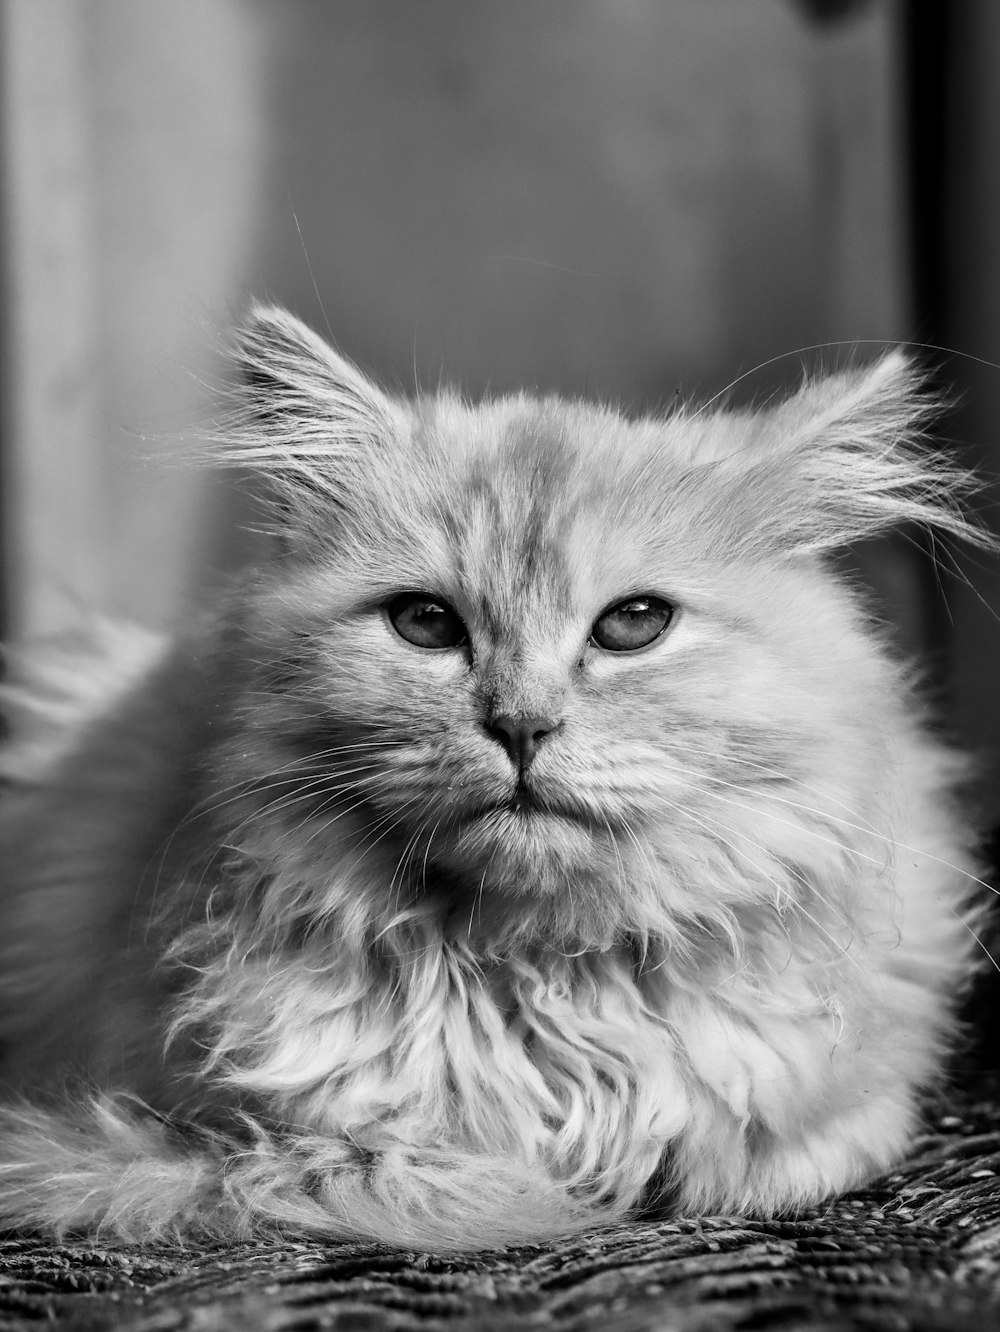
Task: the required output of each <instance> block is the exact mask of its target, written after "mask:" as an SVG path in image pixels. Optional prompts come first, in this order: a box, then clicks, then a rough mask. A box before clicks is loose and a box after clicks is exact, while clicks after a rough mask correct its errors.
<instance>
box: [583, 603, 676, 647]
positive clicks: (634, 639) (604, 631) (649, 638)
mask: <svg viewBox="0 0 1000 1332" xmlns="http://www.w3.org/2000/svg"><path fill="white" fill-rule="evenodd" d="M673 617H674V608H673V606H671V604H670V602H669V601H664V600H663V598H662V597H654V596H649V595H645V594H644V595H643V596H640V597H629V598H628V600H627V601H619V602H618V603H617V605H615V606H609V607H608V609H607V610H606V611H605V612H604V614H603V615H601V616H599V617H598V619H597V620H596V621H595V623H594V627H593V629H592V630H591V631H590V640H591V642H592V643H594V644H596V646H597V647H599V648H604V650H605V652H636V651H638V649H639V648H644V647H648V646H649V644H650V643H652V642H654V640H655V639H657V638H659V636H660V635H661V634H662V633H663V631H664V630H665V629H666V627H667V625H668V624H669V623H670V621H671V620H672V619H673Z"/></svg>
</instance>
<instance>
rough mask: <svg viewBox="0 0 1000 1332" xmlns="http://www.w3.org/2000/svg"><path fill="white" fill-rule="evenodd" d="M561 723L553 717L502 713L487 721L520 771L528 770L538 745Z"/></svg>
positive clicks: (491, 731) (489, 729)
mask: <svg viewBox="0 0 1000 1332" xmlns="http://www.w3.org/2000/svg"><path fill="white" fill-rule="evenodd" d="M558 725H559V723H558V721H554V720H553V719H552V718H551V717H541V716H535V717H523V716H519V717H511V716H507V715H506V714H505V715H502V716H500V717H494V718H493V719H492V720H491V721H489V722H487V723H486V730H487V731H488V732H489V734H490V735H491V736H492V737H493V739H494V740H496V741H497V743H498V744H501V745H503V747H504V749H505V750H506V751H507V754H508V756H509V758H510V761H511V763H513V764H514V766H515V768H517V770H518V772H527V770H528V768H529V767H530V766H531V764H532V762H533V760H534V757H535V754H536V752H537V750H538V746H539V745H540V744H541V742H542V741H543V740H544V739H545V737H546V736H547V735H550V734H551V733H552V732H553V731H554V730H555V729H556V727H557V726H558Z"/></svg>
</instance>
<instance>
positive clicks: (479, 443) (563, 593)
mask: <svg viewBox="0 0 1000 1332" xmlns="http://www.w3.org/2000/svg"><path fill="white" fill-rule="evenodd" d="M594 424H595V423H594V422H593V421H585V420H583V419H577V418H576V417H575V416H574V414H573V413H571V412H570V411H568V409H566V407H565V405H563V404H555V403H552V404H549V403H544V402H542V403H539V402H533V401H531V400H527V399H515V400H511V401H507V402H503V403H497V404H491V405H490V407H489V408H488V409H485V410H476V411H472V410H469V409H467V408H461V407H458V406H454V405H451V406H449V405H445V406H444V407H443V408H439V409H438V410H437V411H436V412H435V414H434V416H433V417H432V418H431V419H430V420H428V421H426V422H425V423H423V430H424V434H423V437H422V439H421V449H422V451H423V452H425V454H426V456H427V458H428V460H429V461H430V463H431V467H430V472H431V475H432V477H433V478H434V482H435V494H434V497H433V499H434V503H433V510H434V514H435V517H436V519H437V522H438V524H439V528H440V533H441V535H442V537H443V538H444V540H445V542H446V543H447V547H448V553H449V557H450V558H451V560H453V561H454V567H455V569H456V572H457V573H458V575H459V576H460V577H461V578H462V579H463V580H464V581H465V582H466V583H467V584H468V585H469V586H470V587H480V588H482V589H483V590H484V592H488V591H489V590H490V589H493V590H494V591H495V592H499V591H501V590H502V589H504V588H507V589H510V590H514V591H519V592H520V593H522V594H523V593H526V592H527V591H528V590H529V589H532V590H534V592H535V594H536V595H538V596H542V597H552V598H554V599H555V600H556V601H558V602H560V603H562V604H565V603H568V602H569V601H571V600H572V597H573V593H574V590H575V589H576V588H578V587H579V585H580V582H581V580H586V579H587V578H588V576H591V575H592V573H593V565H594V557H595V555H596V553H597V551H598V550H599V549H601V547H602V546H603V545H604V544H605V542H606V539H607V536H608V529H609V527H611V526H613V525H614V522H615V517H616V514H618V513H619V511H620V509H621V504H620V503H618V504H616V503H615V499H614V497H615V491H616V488H618V489H620V485H619V483H620V481H621V479H622V478H621V471H622V461H623V460H622V457H621V456H620V455H621V452H622V449H621V441H620V442H619V448H618V449H617V450H613V452H616V453H617V454H618V455H619V457H618V464H619V465H618V466H617V467H607V466H603V465H601V458H602V453H603V452H605V450H602V447H601V445H602V440H601V435H600V431H599V430H596V429H595V428H594Z"/></svg>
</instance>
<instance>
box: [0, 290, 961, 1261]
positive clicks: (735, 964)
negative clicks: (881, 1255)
mask: <svg viewBox="0 0 1000 1332" xmlns="http://www.w3.org/2000/svg"><path fill="white" fill-rule="evenodd" d="M238 356H239V360H240V362H241V364H242V367H243V371H244V381H245V389H244V394H243V405H242V409H241V411H240V419H239V421H238V422H237V423H236V425H235V427H234V433H233V437H232V438H231V439H230V440H229V442H228V444H227V446H226V450H225V452H226V456H227V457H228V458H230V459H232V460H233V461H238V462H241V463H248V464H250V465H251V466H252V467H254V468H256V469H258V470H259V472H260V473H262V474H263V475H264V476H265V477H266V478H267V480H268V482H269V483H270V485H271V490H272V495H273V499H274V522H275V527H276V529H277V533H278V535H277V540H276V543H275V544H276V547H278V549H276V551H275V555H274V558H273V560H272V561H271V562H270V563H269V564H268V565H267V567H264V568H262V569H259V570H257V571H254V572H252V573H250V574H248V575H247V576H246V577H245V578H244V579H243V580H242V581H241V582H240V583H239V584H238V585H237V586H234V587H233V589H232V590H231V591H230V592H229V594H228V595H227V596H226V597H225V598H223V600H222V601H221V604H220V605H219V606H218V607H217V609H216V611H215V612H214V613H213V614H212V615H210V616H206V617H204V618H203V619H202V620H200V621H199V622H198V623H197V624H195V625H193V626H191V627H190V629H189V630H188V631H187V632H186V633H184V634H182V635H180V636H179V637H178V639H177V641H176V642H175V643H174V644H173V645H171V646H170V648H169V650H167V651H166V652H165V653H164V654H163V655H162V656H161V658H160V659H159V660H157V661H156V662H155V663H154V664H153V665H152V666H150V667H147V668H145V669H144V670H142V671H140V672H138V673H137V675H136V678H134V679H133V681H132V682H131V684H130V685H129V686H128V687H126V688H118V689H117V690H116V691H115V692H114V696H113V698H112V699H111V700H110V701H109V702H108V703H107V704H106V705H105V706H104V707H103V708H99V709H97V710H96V714H93V715H90V716H89V717H88V718H87V719H86V720H82V721H81V720H78V721H76V723H75V724H74V725H73V727H72V729H71V730H70V732H69V733H68V734H65V733H64V735H63V737H62V739H61V741H60V743H59V746H58V748H60V750H61V752H60V754H59V756H58V757H57V758H53V759H52V760H51V761H50V762H48V763H42V764H35V765H34V767H31V765H28V764H27V763H25V764H24V765H23V766H22V768H21V770H20V778H21V780H20V781H19V782H16V783H15V789H14V790H13V792H12V793H11V794H10V795H9V796H8V797H7V799H6V802H5V807H4V808H5V814H4V821H3V824H2V829H0V857H2V859H0V865H2V885H0V912H2V917H0V919H2V922H3V924H2V934H0V1037H2V1040H3V1046H4V1049H5V1052H6V1059H5V1063H4V1069H3V1072H4V1076H5V1078H6V1084H5V1085H6V1088H7V1091H6V1094H5V1099H4V1103H3V1107H0V1222H3V1223H5V1224H8V1225H16V1226H25V1225H26V1226H37V1227H44V1228H46V1229H49V1230H54V1231H56V1232H65V1231H68V1230H75V1229H80V1228H82V1229H85V1230H89V1231H94V1230H100V1231H102V1232H103V1233H104V1234H105V1235H117V1236H120V1237H123V1238H127V1239H131V1240H137V1239H138V1240H141V1239H144V1238H147V1237H163V1236H171V1235H172V1236H178V1237H182V1238H183V1237H188V1238H191V1237H197V1236H199V1235H213V1236H221V1237H237V1236H242V1235H246V1234H248V1233H251V1232H254V1231H256V1230H258V1229H261V1228H268V1227H275V1226H283V1227H289V1228H294V1229H298V1230H304V1231H308V1232H311V1233H319V1234H323V1235H328V1236H333V1237H348V1236H363V1237H373V1238H376V1239H381V1240H386V1241H391V1242H396V1243H405V1244H408V1245H419V1246H424V1247H428V1248H431V1249H448V1248H471V1247H477V1246H494V1245H500V1244H504V1243H508V1242H513V1241H525V1240H537V1239H544V1238H548V1237H551V1236H553V1235H555V1234H558V1233H565V1232H568V1231H573V1230H578V1229H581V1228H584V1227H587V1226H592V1225H597V1224H601V1223H603V1222H606V1221H610V1220H613V1219H616V1218H621V1217H624V1216H627V1215H629V1214H631V1213H633V1212H635V1211H636V1210H637V1209H639V1208H641V1207H643V1206H646V1207H657V1208H661V1209H662V1208H670V1209H673V1210H680V1211H685V1212H691V1211H697V1212H706V1211H717V1210H720V1209H721V1210H725V1211H733V1210H745V1211H749V1212H752V1213H756V1214H758V1215H759V1214H769V1213H774V1212H781V1211H788V1210H790V1209H795V1208H799V1207H801V1206H803V1205H806V1204H809V1203H813V1202H816V1201H817V1200H819V1199H821V1198H823V1197H824V1196H826V1195H828V1194H830V1193H833V1192H835V1191H837V1190H842V1189H845V1188H848V1187H850V1186H852V1185H856V1184H859V1183H861V1182H862V1181H864V1180H866V1179H867V1178H869V1177H870V1176H872V1175H873V1174H874V1173H876V1172H878V1171H880V1170H883V1169H884V1168H886V1167H887V1166H889V1165H890V1164H891V1163H892V1162H893V1161H895V1160H896V1159H897V1158H898V1156H899V1155H900V1153H901V1152H903V1151H904V1150H905V1148H906V1145H907V1143H908V1141H909V1138H910V1135H911V1133H912V1131H913V1128H914V1125H915V1122H916V1117H917V1098H918V1094H919V1092H920V1091H921V1089H922V1088H925V1087H926V1086H927V1085H928V1084H929V1083H930V1082H932V1080H933V1079H934V1078H936V1077H937V1076H938V1074H939V1072H940V1069H941V1065H942V1060H943V1058H944V1056H945V1053H946V1051H947V1049H948V1046H949V1042H950V1041H951V1039H952V1035H953V1027H954V1008H955V1002H956V997H957V996H958V995H959V993H960V991H961V990H962V989H963V987H964V986H965V983H966V981H967V980H968V978H969V976H970V974H971V971H972V969H973V962H974V957H975V954H976V948H977V944H976V937H975V935H976V929H977V926H976V923H975V921H976V913H977V911H978V910H979V908H978V906H977V902H978V901H979V899H980V897H981V896H984V895H985V894H980V893H979V892H978V890H977V889H976V885H977V882H978V881H977V880H976V879H975V878H974V871H975V864H974V861H973V859H972V856H971V854H970V850H969V848H970V845H971V844H972V841H973V839H972V836H971V834H970V831H969V828H968V827H967V824H966V822H965V820H964V819H963V817H962V815H961V813H960V811H959V810H958V809H957V807H956V804H955V801H954V799H953V790H954V788H955V784H956V781H957V779H958V777H959V776H960V774H961V771H962V765H961V764H960V763H959V761H958V760H956V759H955V758H954V757H953V756H952V755H951V754H950V753H949V752H948V751H946V750H945V749H944V748H943V747H942V746H941V744H940V743H939V742H938V741H937V740H935V739H932V738H931V737H930V735H929V734H928V733H927V732H926V731H925V729H924V727H923V721H922V717H921V711H920V708H919V706H918V705H917V703H916V702H915V701H914V698H913V696H912V694H911V692H910V689H909V687H908V684H907V680H906V673H905V672H904V670H903V669H902V668H901V667H900V665H898V664H897V663H896V661H895V660H894V659H893V658H892V656H891V654H890V653H889V652H888V651H887V650H886V648H885V645H884V644H883V642H882V640H881V638H880V636H879V634H878V632H877V631H875V630H874V629H873V627H872V625H871V624H870V622H869V620H868V619H867V618H866V616H865V613H864V611H863V609H862V608H861V607H860V606H859V601H858V597H857V596H856V594H855V592H854V591H853V590H852V589H851V588H850V587H849V586H847V585H846V583H845V582H844V580H843V579H842V578H841V577H840V576H838V574H837V573H836V572H835V571H834V569H833V568H832V566H831V565H830V563H828V562H827V558H826V557H827V553H828V552H830V551H832V550H834V549H836V548H838V547H841V546H843V545H844V544H845V543H848V542H851V541H853V540H854V539H856V538H861V537H864V536H867V535H869V534H871V533H874V532H877V531H881V530H882V529H885V528H887V527H890V526H892V525H894V524H898V523H906V522H914V521H915V522H918V523H930V524H934V525H936V526H938V527H940V528H944V529H945V530H946V531H948V532H950V533H952V534H956V535H960V536H969V535H972V536H973V538H974V539H982V538H977V537H976V534H975V533H974V532H972V531H971V529H970V528H969V527H968V525H967V523H966V522H965V520H964V519H963V517H962V516H961V513H960V511H959V510H958V508H957V507H956V503H955V497H956V495H959V494H960V493H961V492H962V490H963V485H964V483H963V481H962V478H961V477H960V476H958V475H957V474H955V473H954V472H952V471H951V470H949V468H948V467H947V466H946V465H945V464H944V463H943V462H941V461H940V460H939V459H938V458H936V457H935V456H934V455H933V454H932V453H931V452H930V451H929V450H926V449H925V448H923V447H922V446H921V445H920V444H919V442H918V440H919V434H920V430H921V427H922V425H923V424H924V423H925V420H926V417H927V411H928V408H927V403H926V400H925V398H924V397H923V396H922V395H921V393H920V386H919V383H918V382H917V381H916V379H915V376H914V373H913V371H912V370H911V369H910V368H909V367H908V366H907V363H906V361H905V359H904V358H903V357H902V356H900V355H899V354H893V355H890V356H887V357H886V358H885V359H884V360H882V361H880V362H879V363H878V364H876V365H874V366H872V367H870V368H868V369H865V370H861V371H857V372H853V373H850V374H842V375H837V376H834V377H832V378H829V379H826V380H820V381H817V382H809V383H806V384H805V385H804V387H803V388H802V389H801V391H800V392H799V393H797V394H795V395H794V396H793V397H791V398H790V399H788V400H787V401H785V402H783V403H781V404H780V405H777V406H772V407H769V408H767V409H764V410H761V411H757V412H733V411H727V410H722V409H715V410H702V411H692V412H687V411H679V412H677V413H675V414H673V415H669V416H667V417H665V418H662V419H655V418H650V419H640V420H628V419H625V418H624V417H623V416H621V415H620V414H619V413H617V412H615V411H612V410H609V409H607V408H602V407H595V406H591V405H588V404H584V403H578V402H574V403H567V402H562V401H558V400H556V399H544V400H541V401H538V400H534V399H532V398H529V397H524V396H520V397H513V398H505V399H502V400H499V401H489V402H484V403H482V404H480V405H477V406H470V405H468V404H466V403H464V402H462V401H461V400H460V399H459V398H458V397H457V396H454V395H452V394H449V393H443V394H440V395H438V396H434V397H430V398H426V399H422V400H420V401H418V402H416V403H414V404H406V403H403V402H401V401H396V400H394V399H390V398H389V397H387V396H385V395H384V394H383V393H382V392H381V391H380V390H379V389H377V388H376V387H374V386H373V385H372V384H371V383H369V382H368V381H367V380H366V379H365V378H363V377H362V375H361V374H360V373H359V372H358V371H357V370H356V369H354V368H353V367H352V366H350V365H349V364H347V363H346V362H345V361H344V360H342V359H341V358H340V357H339V356H338V355H336V354H335V353H334V352H333V351H332V350H330V348H328V347H327V346H326V345H325V344H323V343H322V342H321V341H320V340H319V339H318V338H316V337H315V336H314V335H313V334H312V333H310V332H309V331H308V330H307V329H305V328H304V327H303V326H302V325H300V324H299V323H297V322H296V321H295V320H294V319H293V318H292V317H291V316H289V315H287V314H285V313H283V312H281V311H278V310H274V309H258V310H256V311H255V312H254V313H253V315H252V317H251V319H250V321H249V322H248V324H247V326H246V327H245V328H244V330H243V331H242V334H241V337H240V340H239V346H238ZM80 669H81V672H82V674H83V677H84V680H85V682H90V685H91V686H93V679H94V674H95V672H96V671H97V668H96V667H94V666H90V667H89V668H88V667H86V666H81V668H80ZM92 712H93V710H92ZM11 761H12V762H13V764H14V767H15V770H17V762H16V751H15V752H14V758H13V759H12V760H11Z"/></svg>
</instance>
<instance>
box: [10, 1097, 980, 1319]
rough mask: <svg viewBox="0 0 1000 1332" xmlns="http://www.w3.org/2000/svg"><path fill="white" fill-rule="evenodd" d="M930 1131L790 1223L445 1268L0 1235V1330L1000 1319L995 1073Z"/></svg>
mask: <svg viewBox="0 0 1000 1332" xmlns="http://www.w3.org/2000/svg"><path fill="white" fill-rule="evenodd" d="M928 1123H929V1129H930V1131H929V1132H928V1133H926V1134H925V1135H924V1136H923V1137H922V1138H921V1139H920V1140H919V1141H918V1142H917V1144H916V1145H915V1148H914V1151H913V1153H912V1154H911V1156H910V1157H909V1159H908V1160H907V1161H906V1162H905V1163H904V1165H903V1166H901V1167H900V1169H899V1170H897V1171H896V1172H895V1173H893V1174H892V1175H889V1176H887V1177H885V1178H884V1179H882V1180H880V1181H878V1182H877V1183H876V1184H874V1185H872V1186H871V1187H870V1188H868V1189H866V1190H865V1191H863V1192H860V1193H856V1194H852V1195H848V1196H846V1197H844V1198H840V1199H838V1200H836V1201H835V1202H833V1203H830V1204H828V1205H827V1206H825V1207H823V1208H820V1209H817V1210H816V1211H815V1212H810V1213H808V1214H806V1215H804V1216H801V1217H799V1218H797V1219H796V1220H794V1221H773V1222H748V1221H745V1220H741V1219H739V1218H728V1217H719V1218H711V1219H703V1220H700V1221H694V1220H691V1221H688V1220H678V1221H671V1222H661V1223H640V1224H634V1225H631V1226H622V1227H615V1228H613V1229H609V1230H604V1231H597V1232H594V1233H593V1234H592V1235H589V1236H585V1237H583V1238H578V1239H575V1240H567V1241H564V1242H561V1243H558V1244H553V1245H549V1246H546V1247H543V1248H530V1249H521V1250H516V1251H508V1252H506V1253H502V1254H493V1255H482V1254H478V1255H475V1256H470V1257H468V1258H452V1259H448V1260H442V1259H431V1258H427V1257H426V1256H422V1255H419V1254H414V1253H405V1252H399V1251H391V1250H386V1249H379V1248H375V1247H360V1246H355V1245H351V1246H343V1247H329V1246H322V1245H316V1244H307V1243H299V1242H291V1241H289V1242H285V1243H267V1244H265V1243H261V1244H243V1245H239V1246H236V1247H232V1248H227V1249H214V1250H177V1249H167V1248H156V1249H146V1250H138V1249H136V1250H130V1249H120V1248H119V1249H106V1248H96V1247H94V1246H93V1245H92V1244H84V1243H76V1244H63V1245H53V1244H48V1243H42V1242H40V1241H38V1240H34V1239H31V1238H26V1237H13V1236H12V1237H9V1238H6V1239H0V1329H2V1330H6V1329H18V1332H20V1330H21V1329H27V1328H33V1329H34V1328H39V1327H41V1326H44V1325H46V1324H48V1325H49V1326H55V1327H58V1328H73V1329H103V1328H130V1329H133V1328H134V1329H144V1330H145V1329H148V1332H215V1330H216V1329H219V1330H220V1332H221V1329H227V1330H228V1329H234V1330H235V1332H256V1329H262V1330H266V1332H270V1330H271V1329H274V1330H275V1332H277V1330H278V1329H289V1330H290V1329H303V1330H304V1329H312V1328H317V1329H318V1328H333V1329H343V1332H348V1330H349V1332H380V1330H381V1329H392V1330H393V1332H417V1329H420V1332H437V1330H438V1329H449V1330H450V1332H459V1330H460V1329H461V1330H462V1332H466V1330H467V1332H480V1330H482V1332H500V1329H504V1330H505V1332H506V1330H507V1329H510V1330H511V1332H513V1330H515V1329H516V1330H518V1332H533V1330H534V1329H538V1330H539V1332H542V1330H544V1332H570V1329H592V1328H594V1329H596V1328H602V1329H606V1330H607V1332H617V1330H618V1329H621V1330H622V1332H714V1330H715V1329H720V1330H721V1332H726V1329H735V1328H741V1329H761V1328H786V1329H790V1328H796V1329H807V1330H808V1329H813V1328H815V1329H819V1328H822V1329H837V1328H892V1329H909V1328H914V1329H918V1328H928V1329H937V1328H940V1329H946V1328H947V1329H951V1328H961V1329H963V1332H974V1330H975V1329H980V1328H982V1329H986V1328H991V1329H992V1328H1000V1082H998V1081H997V1080H996V1079H995V1078H992V1077H991V1078H987V1079H982V1078H979V1079H977V1082H976V1085H975V1086H974V1087H973V1088H972V1089H971V1090H969V1091H967V1092H965V1093H963V1094H961V1095H959V1094H956V1095H955V1096H954V1097H953V1098H952V1099H951V1100H950V1102H949V1104H948V1106H947V1109H946V1110H941V1109H938V1110H937V1111H935V1112H932V1113H931V1114H930V1115H929V1119H928Z"/></svg>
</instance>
